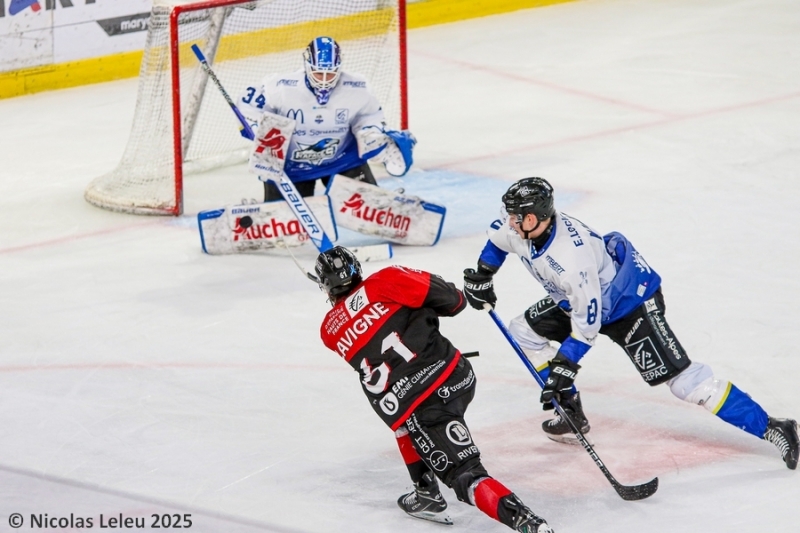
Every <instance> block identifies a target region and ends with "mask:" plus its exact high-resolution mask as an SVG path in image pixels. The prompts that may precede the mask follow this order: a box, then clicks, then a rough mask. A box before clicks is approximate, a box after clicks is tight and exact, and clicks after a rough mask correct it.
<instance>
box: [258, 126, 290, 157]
mask: <svg viewBox="0 0 800 533" xmlns="http://www.w3.org/2000/svg"><path fill="white" fill-rule="evenodd" d="M285 142H286V137H284V136H283V135H282V134H281V130H279V129H278V128H272V129H271V130H269V131H268V132H267V134H266V135H265V136H264V138H263V139H259V140H258V147H257V148H256V153H257V154H260V153H262V152H263V151H264V150H266V149H269V151H270V154H272V156H273V157H277V158H278V159H285V158H284V157H283V143H285Z"/></svg>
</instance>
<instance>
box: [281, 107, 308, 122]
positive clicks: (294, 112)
mask: <svg viewBox="0 0 800 533" xmlns="http://www.w3.org/2000/svg"><path fill="white" fill-rule="evenodd" d="M297 117H300V119H299V120H298V119H297ZM286 118H290V119H292V120H294V121H296V122H299V123H300V124H305V121H306V118H305V115H303V110H302V109H290V110H289V111H287V112H286Z"/></svg>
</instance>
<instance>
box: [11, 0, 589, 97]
mask: <svg viewBox="0 0 800 533" xmlns="http://www.w3.org/2000/svg"><path fill="white" fill-rule="evenodd" d="M574 1H576V0H426V1H422V2H415V3H413V4H409V5H408V8H407V17H408V18H407V25H408V29H413V28H422V27H426V26H432V25H434V24H443V23H448V22H456V21H459V20H466V19H471V18H477V17H484V16H487V15H495V14H499V13H508V12H511V11H518V10H520V9H530V8H535V7H543V6H548V5H553V4H562V3H566V2H574ZM369 14H374V15H376V16H372V17H369V16H368V15H369ZM391 16H392V11H391V10H389V9H382V10H376V11H372V12H369V13H358V14H355V15H347V16H343V17H336V18H330V19H324V20H318V21H312V22H304V23H299V24H292V25H287V26H282V27H280V28H269V29H265V30H259V31H256V32H249V33H246V34H238V35H232V36H228V37H224V38H223V39H224V40H225V41H226V46H225V48H224V49H221V50H220V52H221V53H220V55H219V56H218V57H217V58H216V60H217V61H224V60H226V59H238V58H242V57H249V56H252V55H258V54H266V53H272V52H278V51H284V50H292V49H300V48H304V47H305V46H306V45H307V44H308V42H309V41H310V40H311V39H313V38H314V37H316V36H317V35H320V34H324V33H329V34H331V35H332V36H333V37H334V38H335V39H340V40H348V39H359V38H363V37H369V36H372V35H379V34H380V33H381V32H383V31H385V28H386V27H387V26H388V23H389V18H388V17H391ZM331 27H335V28H336V31H333V32H332V31H330V30H331ZM190 45H191V43H189V44H186V45H182V46H181V50H180V57H181V62H182V63H183V62H184V61H194V56H193V55H190V54H191V51H190V50H189V46H190ZM231 45H232V46H231ZM223 50H228V52H223ZM143 55H144V52H142V51H141V50H139V51H135V52H124V53H120V54H112V55H108V56H103V57H98V58H92V59H83V60H79V61H70V62H66V63H57V64H53V65H46V66H42V67H33V68H27V69H20V70H15V71H11V72H5V73H0V99H1V98H11V97H13V96H20V95H23V94H31V93H36V92H40V91H48V90H52V89H65V88H67V87H76V86H79V85H87V84H90V83H101V82H105V81H113V80H120V79H124V78H133V77H136V76H138V75H139V68H140V66H141V63H142V57H143Z"/></svg>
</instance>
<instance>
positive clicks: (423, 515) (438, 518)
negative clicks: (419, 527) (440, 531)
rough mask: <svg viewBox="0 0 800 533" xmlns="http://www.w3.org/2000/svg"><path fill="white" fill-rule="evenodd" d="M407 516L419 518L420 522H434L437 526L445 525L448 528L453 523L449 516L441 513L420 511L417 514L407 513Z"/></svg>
mask: <svg viewBox="0 0 800 533" xmlns="http://www.w3.org/2000/svg"><path fill="white" fill-rule="evenodd" d="M407 514H408V516H413V517H414V518H419V519H421V520H428V521H430V522H436V523H438V524H445V525H448V526H452V525H453V521H452V520H451V519H450V516H449V515H448V514H447V513H445V512H444V511H442V512H441V513H432V512H430V511H420V512H418V513H407Z"/></svg>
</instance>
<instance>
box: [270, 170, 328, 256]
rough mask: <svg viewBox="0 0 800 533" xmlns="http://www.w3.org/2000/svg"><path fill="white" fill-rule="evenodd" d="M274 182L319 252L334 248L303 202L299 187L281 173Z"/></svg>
mask: <svg viewBox="0 0 800 533" xmlns="http://www.w3.org/2000/svg"><path fill="white" fill-rule="evenodd" d="M273 182H274V183H275V185H276V186H277V187H278V190H279V191H280V192H281V194H282V195H283V199H284V200H286V203H287V204H289V207H290V208H291V210H292V213H294V216H295V217H297V220H298V221H300V224H301V225H302V226H303V229H305V230H306V233H307V234H308V236H309V238H310V239H311V242H313V243H314V246H316V247H317V250H319V251H320V252H325V251H327V250H330V249H331V248H333V242H331V240H330V238H329V237H328V235H326V234H325V230H324V229H322V225H321V224H320V223H319V221H318V220H317V217H315V216H314V213H312V212H311V209H309V207H308V204H306V202H305V200H303V197H302V196H301V195H300V193H299V192H298V191H297V187H295V186H294V183H292V180H290V179H289V177H288V176H287V175H286V174H284V173H281V176H280V178H278V179H277V180H273Z"/></svg>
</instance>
